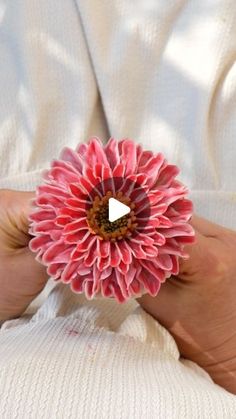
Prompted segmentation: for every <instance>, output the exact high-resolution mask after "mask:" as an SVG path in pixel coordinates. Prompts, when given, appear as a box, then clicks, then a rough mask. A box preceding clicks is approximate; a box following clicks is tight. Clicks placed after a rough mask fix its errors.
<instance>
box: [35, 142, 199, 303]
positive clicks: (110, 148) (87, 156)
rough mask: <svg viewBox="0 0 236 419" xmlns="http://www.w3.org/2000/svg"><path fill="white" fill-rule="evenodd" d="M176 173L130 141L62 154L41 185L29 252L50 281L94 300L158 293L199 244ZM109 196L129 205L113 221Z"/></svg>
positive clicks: (161, 159)
mask: <svg viewBox="0 0 236 419" xmlns="http://www.w3.org/2000/svg"><path fill="white" fill-rule="evenodd" d="M178 173H179V170H178V168H177V167H176V166H174V165H170V164H168V163H167V161H166V159H165V158H164V156H163V155H162V154H161V153H158V154H153V153H152V152H151V151H146V150H143V149H142V147H141V146H140V145H136V144H135V143H134V142H133V141H131V140H129V139H124V140H122V141H120V142H118V141H116V140H114V139H113V138H111V139H110V140H109V141H108V143H107V144H106V145H105V146H103V145H102V143H101V141H100V140H99V139H98V138H91V139H90V140H89V142H88V144H79V146H78V147H77V149H76V151H73V150H72V149H70V148H68V147H66V148H64V149H63V150H62V153H61V155H60V159H59V160H54V161H53V162H52V163H51V168H50V169H49V170H47V171H45V172H44V174H43V178H44V183H43V184H42V185H40V186H38V187H37V190H36V198H35V200H34V205H35V209H34V211H33V212H32V214H31V215H30V220H31V226H30V234H32V235H33V236H35V237H33V238H32V240H31V241H30V244H29V246H30V249H31V250H32V251H33V252H37V256H36V259H37V260H38V261H40V262H41V263H43V264H44V265H46V266H47V272H48V274H49V275H50V276H51V277H52V278H54V279H55V280H60V281H62V282H63V283H70V286H71V289H72V290H73V291H74V292H78V293H82V292H84V293H85V295H86V297H87V298H89V299H91V298H93V297H94V296H95V295H99V294H100V295H102V296H104V297H114V298H116V300H117V301H119V302H124V301H126V300H127V299H129V298H130V297H135V296H136V297H137V296H139V295H141V294H143V293H146V292H148V293H149V294H151V295H152V296H155V295H157V293H158V291H159V289H160V285H161V283H162V282H164V281H165V280H166V278H169V277H170V276H171V275H177V274H178V272H179V263H178V260H179V257H186V253H185V252H184V250H183V248H184V246H185V244H187V243H192V242H193V240H194V231H193V229H192V227H191V226H190V225H189V224H188V221H189V219H190V217H191V215H192V203H191V201H190V200H188V199H186V194H187V192H188V191H187V189H186V187H185V186H184V185H182V183H180V182H179V181H178V180H176V175H177V174H178ZM111 197H113V198H115V199H117V200H119V201H121V202H122V203H124V204H125V205H127V206H129V207H130V213H129V214H127V215H125V216H124V217H122V218H120V219H119V220H117V221H116V222H114V223H110V222H109V220H108V201H109V199H110V198H111Z"/></svg>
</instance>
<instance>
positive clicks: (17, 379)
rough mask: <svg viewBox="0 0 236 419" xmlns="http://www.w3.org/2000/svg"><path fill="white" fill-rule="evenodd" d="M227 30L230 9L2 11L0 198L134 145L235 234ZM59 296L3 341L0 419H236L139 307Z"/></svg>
mask: <svg viewBox="0 0 236 419" xmlns="http://www.w3.org/2000/svg"><path fill="white" fill-rule="evenodd" d="M235 19H236V3H235V0H215V1H212V0H189V1H188V2H186V1H185V0H172V1H168V2H167V1H162V0H156V1H152V0H145V1H144V0H139V1H137V2H128V1H126V0H113V1H110V0H102V1H101V0H80V1H79V0H78V1H76V0H67V1H63V0H41V1H37V0H14V2H13V1H8V0H2V1H1V3H0V62H1V72H0V91H1V100H0V156H1V165H0V187H1V188H13V189H25V190H33V189H34V188H35V186H36V185H37V184H38V183H39V182H40V173H41V170H42V169H43V168H47V167H48V166H49V162H50V161H51V159H52V158H54V157H58V156H59V153H60V150H61V149H62V147H64V146H66V145H68V146H70V147H72V148H75V147H76V146H77V144H78V142H79V141H81V142H84V141H86V140H87V139H88V138H89V137H90V136H92V135H96V136H99V137H101V138H102V139H103V140H104V142H105V141H107V140H108V138H109V137H110V136H113V137H115V138H117V139H121V138H123V137H129V138H132V139H135V140H136V141H137V142H141V143H142V144H143V147H144V148H150V149H152V151H154V152H159V151H160V152H163V153H164V155H165V156H166V157H167V159H168V161H170V162H171V163H173V164H177V165H178V166H179V167H180V168H181V169H182V171H181V176H180V179H182V181H183V182H184V183H185V184H187V185H188V186H189V188H191V190H192V193H191V198H192V199H193V202H194V204H195V210H196V211H197V212H198V213H199V214H200V215H202V216H205V217H208V218H210V219H211V220H213V221H216V222H219V223H220V224H223V225H225V226H227V227H231V228H235V225H236V210H235V206H236V205H235V204H236V183H235V179H236V165H235V153H236V150H235V138H236V65H235V49H236V46H235V45H236V44H235V39H236V33H235V32H236V26H235ZM32 280H34V278H32ZM54 285H55V284H53V283H52V282H51V281H49V283H48V285H47V287H46V289H45V290H44V292H43V293H42V294H41V295H40V296H39V297H38V298H37V299H36V300H35V301H34V302H33V303H32V304H31V305H30V307H29V308H28V310H27V311H26V313H25V314H24V315H23V316H22V317H21V318H19V319H16V320H11V321H7V322H4V323H3V325H2V327H1V329H0V395H1V397H0V417H1V418H3V419H14V418H16V419H18V418H19V419H25V418H26V419H28V418H30V419H31V418H32V419H34V418H37V419H41V418H43V419H52V418H53V419H54V418H55V419H61V418H63V419H64V418H72V419H73V418H75V419H77V418H99V419H100V418H104V419H105V418H106V419H107V418H112V419H113V418H114V419H116V418H145V419H146V418H152V417H155V418H167V419H172V418H181V419H182V418H187V419H189V418H191V419H192V418H193V419H195V418H199V419H204V418H206V419H209V418H210V419H217V418H219V419H224V418H225V419H231V418H232V419H233V418H235V417H236V398H235V396H233V395H231V394H230V393H228V392H226V391H225V390H223V389H222V388H220V387H219V386H217V385H215V384H214V383H213V382H212V381H211V379H210V377H209V376H208V375H207V374H206V373H205V372H204V371H203V370H202V369H200V368H199V367H198V366H197V365H196V364H194V363H192V362H190V361H188V360H182V359H180V358H179V353H178V349H177V347H176V344H175V342H174V340H173V339H172V337H171V336H170V334H169V333H168V332H167V331H166V330H165V329H164V328H163V327H162V326H160V325H159V324H158V322H156V321H155V320H154V319H153V318H152V317H151V316H149V315H148V314H147V313H145V312H144V311H143V310H142V309H141V308H140V307H139V306H138V304H137V303H136V301H129V302H128V303H125V304H122V305H119V304H118V303H116V302H115V301H113V300H104V299H101V298H97V299H95V300H93V301H87V300H86V299H85V298H84V296H78V295H75V294H73V293H72V291H71V290H70V289H69V287H68V286H66V285H64V284H57V285H56V286H54Z"/></svg>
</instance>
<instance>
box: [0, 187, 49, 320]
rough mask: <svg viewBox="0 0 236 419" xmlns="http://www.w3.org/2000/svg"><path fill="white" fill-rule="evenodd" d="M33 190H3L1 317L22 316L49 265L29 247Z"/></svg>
mask: <svg viewBox="0 0 236 419" xmlns="http://www.w3.org/2000/svg"><path fill="white" fill-rule="evenodd" d="M33 197H34V193H33V192H18V191H12V190H7V189H2V190H0V288H1V293H0V320H7V319H10V318H15V317H19V316H20V315H21V314H22V313H23V312H24V311H25V310H26V308H27V307H28V305H29V304H30V303H31V301H32V300H33V299H34V298H35V297H36V296H37V295H38V294H39V293H40V292H41V291H42V289H43V288H44V286H45V284H46V282H47V278H48V276H47V274H46V269H45V268H44V267H43V266H41V265H40V264H39V263H38V262H37V261H35V255H33V254H32V253H31V251H30V250H29V248H28V243H29V240H30V238H31V237H30V235H29V234H28V219H27V216H28V213H29V212H30V199H31V198H33Z"/></svg>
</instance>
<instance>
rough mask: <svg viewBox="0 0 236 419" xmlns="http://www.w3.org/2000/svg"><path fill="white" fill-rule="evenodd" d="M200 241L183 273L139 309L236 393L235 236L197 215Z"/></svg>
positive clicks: (191, 250) (190, 247)
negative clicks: (154, 319) (149, 315)
mask: <svg viewBox="0 0 236 419" xmlns="http://www.w3.org/2000/svg"><path fill="white" fill-rule="evenodd" d="M191 224H192V226H193V227H194V229H195V231H196V242H195V244H193V245H188V246H186V250H187V252H188V253H189V255H190V258H189V259H188V260H186V261H183V260H182V261H181V263H180V273H179V275H178V276H177V277H172V278H171V279H169V280H167V281H166V282H165V284H163V286H162V288H161V290H160V293H159V294H158V295H157V296H156V297H151V296H149V295H147V294H145V295H143V296H142V297H141V298H138V299H137V301H138V302H139V304H140V305H141V306H142V307H143V308H144V309H145V310H146V311H147V312H148V313H149V314H151V315H152V316H154V317H155V318H156V319H157V320H158V321H159V322H160V323H161V324H162V325H163V326H164V327H166V328H167V329H168V330H169V332H170V333H171V334H172V335H173V337H174V339H175V341H176V343H177V345H178V348H179V351H180V354H181V355H182V356H183V357H185V358H188V359H190V360H192V361H194V362H196V363H197V364H198V365H200V366H201V367H202V368H204V369H205V370H206V371H207V372H208V373H209V374H210V376H211V377H212V379H213V380H214V381H215V382H216V383H217V384H219V385H221V386H222V387H224V388H225V389H227V390H228V391H230V392H232V393H234V394H236V232H234V231H231V230H229V229H226V228H224V227H221V226H219V225H217V224H214V223H211V222H209V221H207V220H205V219H203V218H200V217H197V216H194V217H193V218H192V221H191Z"/></svg>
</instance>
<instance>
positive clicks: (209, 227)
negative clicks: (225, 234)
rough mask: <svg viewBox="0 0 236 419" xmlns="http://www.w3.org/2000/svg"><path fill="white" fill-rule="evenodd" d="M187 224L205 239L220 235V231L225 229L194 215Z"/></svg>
mask: <svg viewBox="0 0 236 419" xmlns="http://www.w3.org/2000/svg"><path fill="white" fill-rule="evenodd" d="M189 223H190V224H191V225H192V227H193V228H194V229H195V230H198V232H199V233H201V234H202V235H204V236H206V237H216V236H218V235H219V234H221V233H222V231H225V227H223V226H220V225H219V224H216V223H213V222H211V221H209V220H207V219H206V218H203V217H199V216H198V215H195V214H194V215H193V216H192V218H191V220H190V222H189Z"/></svg>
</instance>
